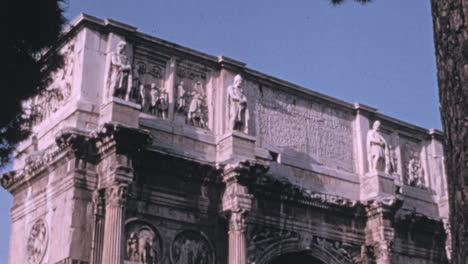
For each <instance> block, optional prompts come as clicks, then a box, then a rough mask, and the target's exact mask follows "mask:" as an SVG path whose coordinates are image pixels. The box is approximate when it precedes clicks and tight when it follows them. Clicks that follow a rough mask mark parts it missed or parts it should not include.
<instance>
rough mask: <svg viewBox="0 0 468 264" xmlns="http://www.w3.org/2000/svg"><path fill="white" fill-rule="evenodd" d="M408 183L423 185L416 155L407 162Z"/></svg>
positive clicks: (419, 164)
mask: <svg viewBox="0 0 468 264" xmlns="http://www.w3.org/2000/svg"><path fill="white" fill-rule="evenodd" d="M408 184H409V185H412V186H416V187H423V186H424V178H423V175H422V168H421V162H420V161H419V158H417V157H416V155H414V156H413V158H411V159H410V161H409V162H408Z"/></svg>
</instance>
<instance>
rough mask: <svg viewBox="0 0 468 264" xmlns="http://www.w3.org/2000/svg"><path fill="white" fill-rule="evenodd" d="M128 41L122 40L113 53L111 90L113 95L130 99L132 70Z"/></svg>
mask: <svg viewBox="0 0 468 264" xmlns="http://www.w3.org/2000/svg"><path fill="white" fill-rule="evenodd" d="M126 47H127V43H126V42H125V41H120V42H119V43H118V44H117V48H116V51H115V52H112V53H111V61H110V79H109V91H110V94H111V96H119V97H123V96H124V97H125V100H129V99H130V98H129V97H130V91H131V80H132V77H131V70H132V66H131V65H130V61H129V58H128V56H127V54H126Z"/></svg>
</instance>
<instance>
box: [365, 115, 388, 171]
mask: <svg viewBox="0 0 468 264" xmlns="http://www.w3.org/2000/svg"><path fill="white" fill-rule="evenodd" d="M379 128H380V121H378V120H377V121H375V122H374V124H373V125H372V129H371V130H369V131H368V132H367V161H368V164H369V172H377V171H385V172H387V173H389V169H390V157H389V155H390V154H389V153H390V151H389V148H388V147H389V146H388V144H387V141H386V140H385V138H384V137H383V136H382V134H381V132H380V131H379Z"/></svg>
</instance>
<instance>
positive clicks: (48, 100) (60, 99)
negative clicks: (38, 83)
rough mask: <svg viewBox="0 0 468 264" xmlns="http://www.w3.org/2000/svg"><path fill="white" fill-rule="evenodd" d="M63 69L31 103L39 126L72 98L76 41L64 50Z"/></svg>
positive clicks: (54, 74)
mask: <svg viewBox="0 0 468 264" xmlns="http://www.w3.org/2000/svg"><path fill="white" fill-rule="evenodd" d="M61 52H62V55H63V57H64V64H63V67H61V68H59V69H58V70H57V71H56V72H54V73H53V74H52V83H51V85H49V87H47V89H45V91H44V92H43V93H42V94H41V95H39V96H36V97H35V98H34V99H32V101H31V104H32V106H31V108H32V115H33V120H34V122H33V123H34V124H39V123H41V122H42V121H43V120H45V119H46V118H47V117H49V116H51V115H52V114H53V113H55V112H57V110H58V109H59V108H60V107H62V106H63V105H64V104H65V103H66V102H67V101H68V99H69V98H70V94H71V91H72V83H73V73H74V68H75V59H76V53H75V40H71V41H70V42H69V43H68V44H67V45H65V46H64V48H63V49H62V51H61Z"/></svg>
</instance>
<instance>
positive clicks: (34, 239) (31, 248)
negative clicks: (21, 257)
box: [26, 219, 48, 264]
mask: <svg viewBox="0 0 468 264" xmlns="http://www.w3.org/2000/svg"><path fill="white" fill-rule="evenodd" d="M47 240H48V233H47V228H46V224H45V222H44V220H42V219H39V220H37V221H36V222H35V223H34V225H33V227H32V228H31V231H30V232H29V237H28V241H27V243H26V256H27V260H28V263H29V264H39V263H41V261H42V259H43V258H44V255H45V252H46V250H47Z"/></svg>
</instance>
